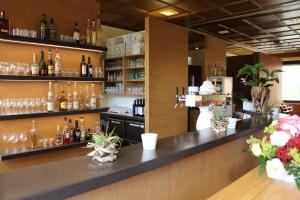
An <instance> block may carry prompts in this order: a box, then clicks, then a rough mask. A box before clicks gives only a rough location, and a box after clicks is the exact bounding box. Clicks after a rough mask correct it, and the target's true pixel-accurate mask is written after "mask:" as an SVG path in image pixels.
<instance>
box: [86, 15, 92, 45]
mask: <svg viewBox="0 0 300 200" xmlns="http://www.w3.org/2000/svg"><path fill="white" fill-rule="evenodd" d="M86 43H87V44H91V22H90V18H87V24H86Z"/></svg>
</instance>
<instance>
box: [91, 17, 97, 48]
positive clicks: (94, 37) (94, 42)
mask: <svg viewBox="0 0 300 200" xmlns="http://www.w3.org/2000/svg"><path fill="white" fill-rule="evenodd" d="M91 32H92V33H91V43H92V45H97V32H96V23H95V20H94V19H93V20H92V31H91Z"/></svg>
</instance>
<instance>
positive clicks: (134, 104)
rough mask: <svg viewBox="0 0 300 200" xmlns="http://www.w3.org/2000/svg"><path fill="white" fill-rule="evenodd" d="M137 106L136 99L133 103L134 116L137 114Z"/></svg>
mask: <svg viewBox="0 0 300 200" xmlns="http://www.w3.org/2000/svg"><path fill="white" fill-rule="evenodd" d="M135 107H136V100H134V101H133V104H132V115H133V116H135V115H136V112H135V111H136V110H135Z"/></svg>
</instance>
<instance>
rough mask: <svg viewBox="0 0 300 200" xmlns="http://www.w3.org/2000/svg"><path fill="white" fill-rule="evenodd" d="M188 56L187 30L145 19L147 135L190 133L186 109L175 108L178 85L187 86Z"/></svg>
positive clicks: (163, 135) (153, 19) (154, 19)
mask: <svg viewBox="0 0 300 200" xmlns="http://www.w3.org/2000/svg"><path fill="white" fill-rule="evenodd" d="M187 57H188V32H187V29H185V28H183V27H180V26H177V25H174V24H170V23H168V22H165V21H162V20H159V19H156V18H151V17H150V18H146V21H145V65H146V66H145V67H146V69H145V74H146V76H145V97H146V100H147V101H146V108H145V110H146V114H145V116H146V117H145V123H146V124H145V126H146V131H147V132H157V133H158V134H159V137H167V136H170V135H173V134H178V133H182V132H185V131H187V109H186V108H185V107H183V108H181V109H180V108H177V109H175V108H174V105H175V88H176V86H179V87H180V88H181V87H185V88H186V87H187V82H188V63H187ZM180 90H181V89H180Z"/></svg>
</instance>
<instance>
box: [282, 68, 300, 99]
mask: <svg viewBox="0 0 300 200" xmlns="http://www.w3.org/2000/svg"><path fill="white" fill-rule="evenodd" d="M282 70H283V71H284V72H283V73H282V99H283V100H286V101H300V64H293V65H284V66H283V67H282Z"/></svg>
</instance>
